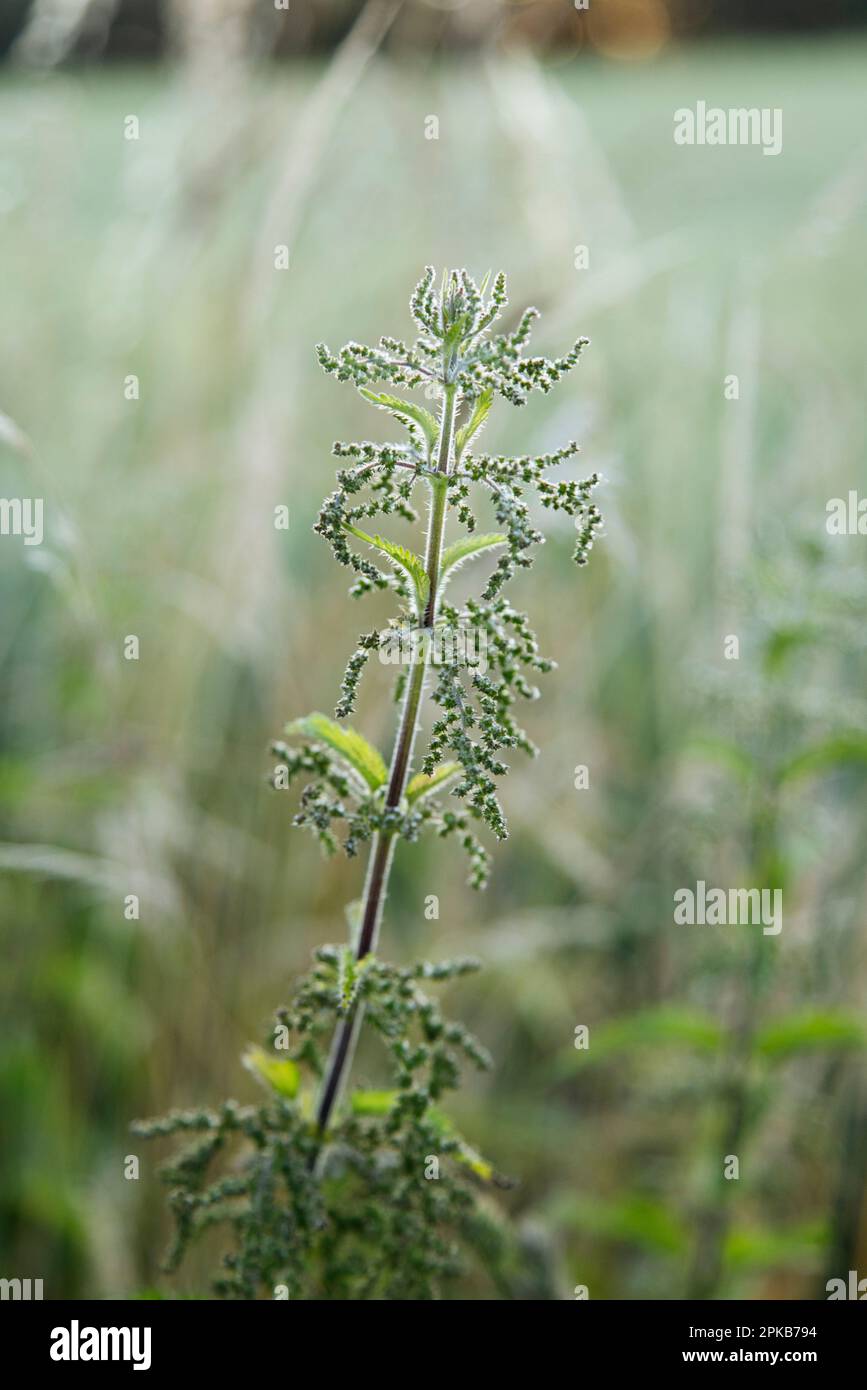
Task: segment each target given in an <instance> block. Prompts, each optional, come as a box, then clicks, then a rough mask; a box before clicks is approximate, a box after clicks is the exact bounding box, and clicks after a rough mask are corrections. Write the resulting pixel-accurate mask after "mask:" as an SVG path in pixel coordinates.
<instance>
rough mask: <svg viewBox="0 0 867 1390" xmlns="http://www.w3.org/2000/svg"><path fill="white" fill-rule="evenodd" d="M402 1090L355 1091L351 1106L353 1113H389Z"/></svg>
mask: <svg viewBox="0 0 867 1390" xmlns="http://www.w3.org/2000/svg"><path fill="white" fill-rule="evenodd" d="M399 1095H400V1091H353V1092H352V1096H351V1098H350V1106H351V1108H352V1113H353V1115H387V1114H388V1112H389V1110H390V1109H391V1107H392V1106H393V1105H394V1103H395V1101H396V1100H397V1098H398V1096H399Z"/></svg>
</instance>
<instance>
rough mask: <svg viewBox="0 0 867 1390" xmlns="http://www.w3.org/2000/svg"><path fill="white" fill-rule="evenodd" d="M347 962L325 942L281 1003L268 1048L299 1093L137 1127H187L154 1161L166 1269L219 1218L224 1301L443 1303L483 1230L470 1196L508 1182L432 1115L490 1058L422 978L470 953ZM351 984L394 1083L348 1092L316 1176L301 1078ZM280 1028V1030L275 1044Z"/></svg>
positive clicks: (164, 1131) (151, 1132) (429, 979)
mask: <svg viewBox="0 0 867 1390" xmlns="http://www.w3.org/2000/svg"><path fill="white" fill-rule="evenodd" d="M347 968H348V962H347V959H346V952H345V948H342V947H331V946H325V947H322V948H321V949H320V950H318V951H317V952H316V955H315V958H314V962H313V967H312V969H311V970H310V972H309V973H308V974H307V975H306V976H305V977H304V978H303V979H302V980H301V981H300V983H299V985H298V987H297V991H296V994H295V997H294V998H293V1000H292V1003H291V1004H290V1005H288V1006H287V1007H285V1008H281V1009H279V1010H278V1011H277V1014H276V1016H275V1020H274V1022H275V1027H274V1029H273V1030H272V1032H271V1034H270V1035H269V1038H268V1048H269V1051H268V1056H269V1057H270V1058H273V1059H281V1060H280V1062H279V1063H278V1065H282V1066H283V1067H287V1068H289V1070H290V1073H292V1074H294V1073H295V1072H296V1071H297V1074H298V1080H297V1090H296V1091H295V1093H294V1094H293V1095H291V1096H289V1095H283V1096H281V1095H279V1094H276V1093H275V1091H274V1089H273V1087H269V1090H270V1094H269V1096H268V1098H267V1100H266V1101H265V1102H264V1103H263V1104H262V1105H256V1106H240V1105H237V1104H236V1103H235V1102H233V1101H228V1102H227V1103H226V1104H225V1105H223V1106H222V1107H220V1109H218V1110H186V1111H173V1112H172V1113H171V1114H169V1115H167V1116H165V1117H163V1118H161V1119H158V1120H148V1121H141V1122H139V1123H138V1124H136V1125H135V1126H134V1129H135V1132H136V1133H137V1134H139V1135H141V1136H143V1137H145V1138H152V1139H155V1138H162V1137H164V1136H167V1135H176V1134H181V1135H186V1136H191V1138H192V1142H191V1143H190V1144H189V1145H188V1146H187V1147H186V1148H185V1149H184V1150H183V1151H182V1152H181V1154H180V1155H179V1156H176V1157H175V1158H174V1159H172V1160H171V1161H170V1162H169V1163H168V1164H166V1165H165V1167H164V1168H163V1169H162V1178H163V1180H164V1182H165V1183H166V1184H167V1186H168V1187H169V1189H170V1198H169V1201H170V1206H171V1210H172V1213H173V1216H174V1221H175V1233H174V1238H173V1241H172V1244H171V1246H170V1249H169V1252H168V1254H167V1256H166V1266H167V1268H169V1269H175V1268H177V1266H178V1264H179V1263H180V1261H181V1260H182V1258H183V1257H184V1255H185V1253H186V1251H187V1249H188V1248H189V1246H190V1245H191V1244H192V1243H193V1242H194V1241H196V1240H197V1239H198V1238H199V1237H200V1236H201V1235H203V1234H204V1233H205V1232H206V1231H208V1230H210V1229H211V1228H212V1227H214V1226H218V1225H221V1226H224V1227H228V1229H229V1231H230V1232H231V1235H232V1244H231V1248H230V1250H229V1252H228V1253H227V1254H226V1255H225V1256H224V1257H223V1261H222V1267H221V1269H220V1271H219V1274H218V1275H217V1277H216V1278H215V1280H214V1291H215V1293H217V1294H218V1295H220V1296H221V1297H226V1298H237V1299H254V1298H259V1297H263V1296H264V1297H273V1296H274V1291H275V1289H278V1288H282V1289H285V1290H286V1292H287V1296H288V1297H289V1298H293V1299H299V1298H300V1299H310V1298H328V1299H374V1298H377V1299H381V1298H384V1299H398V1298H400V1299H406V1298H413V1299H416V1298H417V1299H428V1298H434V1297H437V1296H438V1295H439V1294H440V1292H441V1290H442V1288H443V1285H444V1284H446V1283H447V1282H448V1281H449V1280H451V1279H453V1278H454V1277H455V1276H456V1275H457V1274H458V1273H460V1271H461V1269H462V1267H463V1264H464V1257H463V1253H462V1247H465V1246H466V1245H467V1243H468V1240H470V1239H471V1238H472V1235H473V1232H474V1231H475V1230H476V1229H477V1227H478V1224H479V1216H478V1213H477V1211H476V1207H477V1196H476V1193H477V1191H478V1190H479V1188H480V1186H484V1185H485V1184H486V1183H494V1184H500V1185H503V1184H504V1182H505V1181H506V1180H505V1179H503V1178H501V1177H500V1176H499V1175H498V1174H496V1173H495V1172H494V1171H493V1169H492V1168H491V1166H490V1165H489V1164H488V1163H487V1162H486V1161H485V1160H484V1159H483V1158H482V1157H481V1156H480V1155H479V1154H477V1153H476V1152H475V1151H474V1150H473V1149H472V1148H470V1146H469V1145H468V1144H467V1143H466V1142H465V1141H464V1140H463V1139H462V1138H461V1136H460V1135H459V1134H458V1133H457V1132H456V1130H455V1129H454V1128H453V1126H452V1125H451V1124H450V1122H449V1121H448V1119H447V1118H446V1116H445V1115H443V1114H441V1113H440V1112H439V1110H438V1109H437V1102H438V1101H439V1100H440V1099H441V1097H442V1096H443V1095H444V1094H445V1093H446V1092H448V1091H449V1090H451V1089H453V1088H454V1087H455V1086H457V1085H458V1083H459V1080H460V1073H461V1066H462V1063H467V1062H468V1063H469V1064H470V1065H472V1066H474V1067H480V1068H487V1067H488V1066H490V1058H489V1057H488V1054H487V1053H486V1051H485V1050H484V1048H483V1047H482V1046H481V1044H480V1043H479V1042H478V1041H477V1039H475V1038H474V1037H473V1036H472V1034H471V1033H469V1032H468V1031H467V1029H466V1028H464V1026H463V1025H462V1024H460V1023H456V1022H454V1021H452V1020H450V1019H448V1018H447V1017H446V1016H445V1015H444V1014H443V1012H442V1010H441V1008H440V1005H439V1003H438V1002H437V1000H435V999H433V998H432V997H431V996H430V994H429V993H428V992H427V989H426V986H428V985H429V984H439V983H445V982H448V981H449V980H453V979H456V978H458V977H460V976H463V975H466V974H468V973H469V972H471V971H473V970H475V969H477V968H478V962H477V961H475V960H472V959H468V958H464V959H457V960H450V961H440V962H437V963H435V964H432V963H430V962H422V963H420V964H417V965H414V966H405V967H398V966H393V965H387V964H385V963H383V962H381V961H378V960H375V959H374V958H373V957H370V958H369V959H368V960H367V961H366V962H364V963H363V965H357V964H355V965H354V966H352V967H349V968H350V970H352V971H353V973H354V976H355V978H354V979H352V980H351V981H347ZM347 988H348V989H349V994H351V996H352V998H360V999H362V1000H363V1001H364V1004H365V1009H366V1018H367V1020H368V1022H369V1023H370V1025H371V1026H372V1027H373V1028H374V1029H375V1030H376V1032H377V1033H378V1034H379V1035H380V1037H381V1038H382V1040H383V1042H384V1044H385V1053H386V1056H387V1058H388V1059H389V1061H390V1077H389V1085H388V1088H387V1089H384V1090H380V1091H375V1092H358V1093H356V1096H355V1098H354V1104H353V1107H352V1110H351V1111H350V1113H349V1114H348V1115H347V1116H346V1117H345V1118H343V1119H342V1120H340V1121H339V1122H338V1123H336V1124H335V1126H334V1128H333V1130H332V1133H331V1136H330V1144H329V1148H328V1150H327V1151H326V1153H325V1155H324V1158H325V1167H324V1169H323V1170H322V1171H319V1170H316V1169H315V1167H314V1162H315V1159H316V1157H317V1151H318V1145H317V1142H316V1140H315V1138H314V1136H313V1133H312V1130H311V1127H310V1124H309V1122H308V1120H307V1118H306V1114H307V1111H308V1110H309V1106H310V1104H311V1100H312V1091H311V1090H308V1089H306V1086H307V1084H308V1081H307V1079H308V1078H309V1084H310V1085H312V1084H313V1083H314V1082H315V1078H316V1077H317V1076H318V1075H319V1074H320V1073H321V1070H322V1067H323V1064H324V1051H323V1048H322V1046H321V1043H322V1039H323V1038H324V1036H325V1034H327V1033H328V1032H329V1031H330V1030H331V1029H332V1028H333V1026H334V1023H335V1020H336V1019H338V1018H339V1017H340V1015H341V1013H343V1012H345V1010H346V1008H347V998H348V993H347ZM276 1035H279V1036H281V1037H282V1038H285V1039H287V1045H286V1046H285V1047H284V1048H283V1049H281V1050H276V1049H275V1048H274V1038H275V1036H276ZM433 1157H435V1158H436V1160H437V1163H438V1168H437V1170H436V1175H435V1176H434V1173H433V1172H432V1170H431V1167H430V1163H431V1159H432V1158H433Z"/></svg>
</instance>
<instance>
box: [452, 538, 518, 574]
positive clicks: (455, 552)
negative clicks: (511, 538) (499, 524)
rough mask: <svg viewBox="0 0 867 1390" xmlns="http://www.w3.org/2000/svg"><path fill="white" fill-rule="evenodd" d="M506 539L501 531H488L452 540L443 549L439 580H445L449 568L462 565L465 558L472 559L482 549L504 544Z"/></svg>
mask: <svg viewBox="0 0 867 1390" xmlns="http://www.w3.org/2000/svg"><path fill="white" fill-rule="evenodd" d="M507 540H508V536H504V535H503V533H502V532H501V531H490V532H488V534H487V535H484V536H461V538H460V540H457V541H453V542H452V544H451V545H448V546H446V548H445V550H444V551H443V558H442V562H441V564H440V582H441V583H442V582H444V581H445V577H446V575H447V574H448V572H449V570H453V569H455V568H456V567H457V566H458V565H462V564H463V563H464V561H465V560H470V559H472V557H473V556H474V555H478V554H479V553H480V551H482V550H490V549H491V547H492V546H494V545H505V544H506V541H507Z"/></svg>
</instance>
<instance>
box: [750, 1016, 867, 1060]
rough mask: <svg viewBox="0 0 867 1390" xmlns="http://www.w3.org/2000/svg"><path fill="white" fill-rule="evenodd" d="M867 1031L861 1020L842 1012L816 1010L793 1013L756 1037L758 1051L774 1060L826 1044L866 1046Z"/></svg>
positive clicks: (771, 1024) (770, 1024)
mask: <svg viewBox="0 0 867 1390" xmlns="http://www.w3.org/2000/svg"><path fill="white" fill-rule="evenodd" d="M865 1043H867V1030H865V1027H864V1024H863V1023H862V1022H861V1020H860V1019H858V1018H855V1017H854V1016H853V1015H852V1014H847V1013H843V1012H842V1011H832V1010H829V1011H826V1012H824V1013H820V1012H816V1011H812V1012H807V1013H798V1014H789V1015H788V1016H787V1017H786V1018H779V1019H776V1020H775V1021H774V1022H773V1023H769V1024H768V1025H767V1027H765V1028H763V1029H762V1031H761V1032H760V1033H759V1034H758V1036H757V1038H756V1051H757V1052H759V1053H760V1054H761V1055H762V1056H764V1057H767V1058H769V1059H771V1060H774V1061H776V1060H778V1059H780V1058H783V1057H788V1056H790V1055H791V1054H792V1053H794V1052H804V1051H813V1050H816V1049H821V1048H824V1047H863V1046H864V1044H865Z"/></svg>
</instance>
